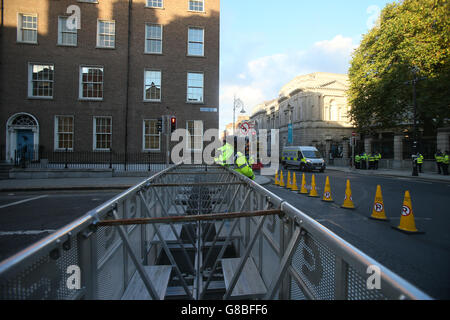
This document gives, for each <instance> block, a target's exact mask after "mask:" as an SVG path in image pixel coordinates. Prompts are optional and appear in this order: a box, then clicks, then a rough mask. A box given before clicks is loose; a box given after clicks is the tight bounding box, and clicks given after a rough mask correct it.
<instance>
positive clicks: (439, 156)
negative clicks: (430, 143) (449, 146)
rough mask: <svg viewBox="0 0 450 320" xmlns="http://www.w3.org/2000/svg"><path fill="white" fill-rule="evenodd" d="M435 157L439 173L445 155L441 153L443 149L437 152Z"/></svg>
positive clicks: (439, 172)
mask: <svg viewBox="0 0 450 320" xmlns="http://www.w3.org/2000/svg"><path fill="white" fill-rule="evenodd" d="M434 158H435V159H436V165H437V170H438V174H441V168H442V162H443V161H444V155H443V154H442V153H441V150H438V151H437V152H436V153H435V155H434Z"/></svg>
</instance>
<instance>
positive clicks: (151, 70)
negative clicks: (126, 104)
mask: <svg viewBox="0 0 450 320" xmlns="http://www.w3.org/2000/svg"><path fill="white" fill-rule="evenodd" d="M147 71H149V72H159V83H160V84H159V99H147V97H146V94H145V93H146V83H145V82H146V74H147ZM156 87H158V86H156ZM161 99H162V72H161V70H156V69H147V68H146V69H144V101H146V102H161Z"/></svg>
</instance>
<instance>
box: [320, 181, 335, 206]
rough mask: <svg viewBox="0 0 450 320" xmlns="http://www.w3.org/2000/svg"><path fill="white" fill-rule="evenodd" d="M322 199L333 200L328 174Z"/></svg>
mask: <svg viewBox="0 0 450 320" xmlns="http://www.w3.org/2000/svg"><path fill="white" fill-rule="evenodd" d="M322 201H327V202H333V198H332V197H331V187H330V179H329V178H328V176H327V180H326V181H325V189H323V197H322Z"/></svg>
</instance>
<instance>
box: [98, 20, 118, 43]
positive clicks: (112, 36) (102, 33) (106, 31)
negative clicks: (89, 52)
mask: <svg viewBox="0 0 450 320" xmlns="http://www.w3.org/2000/svg"><path fill="white" fill-rule="evenodd" d="M115 42H116V23H115V22H114V21H102V20H98V24H97V47H98V48H114V47H115Z"/></svg>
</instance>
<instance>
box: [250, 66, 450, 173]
mask: <svg viewBox="0 0 450 320" xmlns="http://www.w3.org/2000/svg"><path fill="white" fill-rule="evenodd" d="M347 89H348V77H347V75H345V74H335V73H325V72H315V73H311V74H307V75H300V76H298V77H296V78H294V79H293V80H291V81H290V82H289V83H287V84H286V85H284V86H283V87H282V88H281V90H280V92H279V95H278V97H277V98H276V99H273V100H268V101H264V102H262V103H260V104H258V105H257V106H255V107H254V108H253V110H252V114H251V116H250V119H251V120H252V121H253V122H254V124H255V129H257V130H258V129H267V130H270V129H279V130H280V131H279V143H278V146H279V149H280V152H281V150H282V148H283V146H289V145H308V146H315V147H317V148H318V149H319V150H320V151H321V153H322V154H323V156H324V158H326V159H327V162H328V163H330V162H331V163H333V164H334V165H348V164H349V159H350V158H351V156H352V150H351V149H352V148H351V145H350V141H351V137H352V132H354V131H356V130H355V128H354V127H353V126H352V124H351V123H350V118H349V117H348V112H349V111H350V108H351V106H350V105H349V104H348V103H347V97H346V90H347ZM289 127H292V141H289ZM418 131H419V132H418V136H419V139H418V150H419V151H420V152H421V153H422V154H423V155H424V157H425V162H424V165H423V167H424V170H426V171H435V168H436V165H435V161H434V154H435V152H436V150H437V149H439V150H441V151H442V152H444V151H446V150H447V151H450V127H449V126H448V125H447V126H444V127H441V128H439V129H437V131H436V132H424V131H423V130H422V129H421V128H419V130H418ZM375 132H376V133H374V134H371V135H367V134H366V135H364V134H360V133H358V132H356V136H355V154H356V153H362V152H366V153H371V152H380V153H381V155H382V161H381V162H380V167H382V168H393V169H401V168H410V167H411V166H412V162H411V149H412V142H413V141H412V137H413V133H412V121H411V123H402V124H399V125H398V126H397V127H395V128H390V129H383V130H375ZM330 160H331V161H330Z"/></svg>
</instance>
